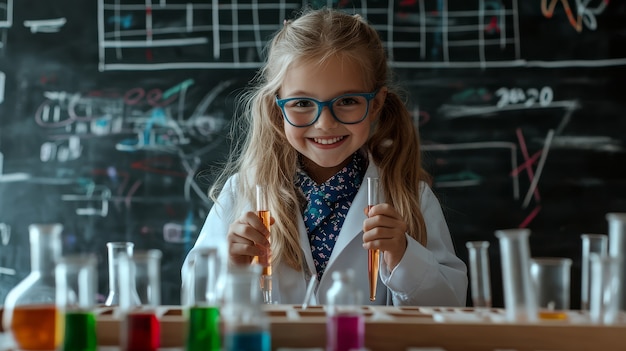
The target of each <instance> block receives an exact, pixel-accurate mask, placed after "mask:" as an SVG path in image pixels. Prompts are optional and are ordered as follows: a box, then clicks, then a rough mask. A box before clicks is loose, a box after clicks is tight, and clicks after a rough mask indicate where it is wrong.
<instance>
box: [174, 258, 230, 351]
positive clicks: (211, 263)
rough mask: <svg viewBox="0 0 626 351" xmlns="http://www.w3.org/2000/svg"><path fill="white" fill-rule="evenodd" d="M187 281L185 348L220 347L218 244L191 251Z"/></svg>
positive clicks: (210, 350)
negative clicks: (216, 246)
mask: <svg viewBox="0 0 626 351" xmlns="http://www.w3.org/2000/svg"><path fill="white" fill-rule="evenodd" d="M188 264H189V274H188V276H187V279H188V282H187V284H185V289H186V291H183V294H184V295H185V302H184V304H185V313H186V315H187V320H188V323H187V341H186V344H185V349H186V350H188V351H220V350H221V341H220V340H221V335H220V324H219V322H220V320H219V315H220V311H219V302H220V296H221V292H220V291H219V288H218V284H219V280H220V273H221V272H222V268H221V262H220V256H219V253H218V250H217V248H215V247H207V248H200V249H196V250H194V251H193V252H192V254H191V257H190V260H189V261H188Z"/></svg>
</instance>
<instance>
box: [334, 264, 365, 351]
mask: <svg viewBox="0 0 626 351" xmlns="http://www.w3.org/2000/svg"><path fill="white" fill-rule="evenodd" d="M332 278H333V285H331V287H330V289H328V292H327V294H326V303H327V306H326V314H327V320H326V351H350V350H361V349H364V348H365V316H364V315H363V313H362V311H361V303H362V294H361V291H360V290H359V289H357V288H356V287H355V286H354V283H353V282H354V271H352V270H347V271H345V272H342V271H335V272H333V275H332Z"/></svg>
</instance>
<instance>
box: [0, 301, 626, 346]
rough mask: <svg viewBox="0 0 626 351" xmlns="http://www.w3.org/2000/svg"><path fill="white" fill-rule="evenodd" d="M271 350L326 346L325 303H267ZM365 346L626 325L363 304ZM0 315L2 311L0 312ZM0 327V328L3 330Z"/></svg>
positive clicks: (573, 339) (606, 338)
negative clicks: (512, 318) (511, 319)
mask: <svg viewBox="0 0 626 351" xmlns="http://www.w3.org/2000/svg"><path fill="white" fill-rule="evenodd" d="M264 309H265V311H266V312H267V314H268V316H269V317H270V321H271V334H272V348H273V349H274V350H276V349H277V348H280V347H291V348H324V343H325V340H326V312H325V309H324V307H323V306H309V307H308V308H307V309H302V308H301V306H299V305H267V306H264ZM363 313H364V314H365V316H366V327H365V328H366V337H365V346H366V347H367V348H368V349H369V350H371V351H379V350H381V351H406V350H407V349H410V348H411V347H438V348H440V349H442V350H446V351H474V350H475V351H479V350H480V351H484V350H498V349H506V350H517V351H526V350H528V351H537V350H555V351H556V350H561V351H578V350H581V351H582V350H594V351H595V350H604V351H606V350H623V349H624V347H625V346H624V345H625V344H626V323H621V324H614V325H595V324H591V323H589V322H588V315H587V313H586V312H581V311H568V315H569V319H568V320H540V321H538V322H533V323H510V322H505V321H504V315H505V314H504V310H503V309H501V308H492V309H489V310H488V312H487V313H488V315H486V314H484V313H482V312H480V311H478V310H475V309H472V308H447V307H441V308H439V307H393V306H363ZM0 314H1V310H0ZM158 314H159V315H160V322H161V346H162V347H163V348H182V347H183V346H184V344H185V328H186V323H187V321H186V319H185V316H184V313H183V308H182V307H181V306H162V307H160V308H159V311H158ZM96 318H97V328H98V344H99V345H101V346H117V345H119V328H120V323H119V319H118V318H117V317H116V316H115V308H112V307H101V308H99V309H98V310H97V317H96ZM0 331H1V329H0Z"/></svg>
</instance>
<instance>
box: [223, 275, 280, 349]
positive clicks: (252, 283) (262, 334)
mask: <svg viewBox="0 0 626 351" xmlns="http://www.w3.org/2000/svg"><path fill="white" fill-rule="evenodd" d="M261 270H262V267H261V266H260V265H258V264H252V265H249V266H233V267H229V270H228V274H227V276H226V285H225V289H224V306H223V308H222V311H223V312H224V313H222V321H223V327H224V333H223V339H222V343H223V350H224V351H270V350H271V349H272V343H271V334H270V321H269V318H268V316H267V315H266V313H265V311H263V309H262V306H263V303H262V296H261V291H260V290H259V278H260V277H261Z"/></svg>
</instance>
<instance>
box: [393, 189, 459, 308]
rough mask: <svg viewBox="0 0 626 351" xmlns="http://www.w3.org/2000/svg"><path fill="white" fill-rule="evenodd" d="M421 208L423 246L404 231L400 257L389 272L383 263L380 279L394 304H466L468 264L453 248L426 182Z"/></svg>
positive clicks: (439, 211)
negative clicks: (424, 226)
mask: <svg viewBox="0 0 626 351" xmlns="http://www.w3.org/2000/svg"><path fill="white" fill-rule="evenodd" d="M421 209H422V214H423V215H424V220H425V222H426V231H427V235H428V240H427V245H426V247H424V246H422V245H421V244H420V243H419V242H417V241H416V240H415V239H413V238H411V237H410V236H408V235H407V240H408V245H407V249H406V252H405V254H404V256H403V258H402V260H401V261H400V263H399V264H398V265H397V266H396V267H395V268H394V269H393V271H391V272H389V270H388V269H387V267H386V265H384V264H382V265H381V279H382V281H383V283H384V284H385V285H386V286H387V287H388V288H389V290H390V292H391V295H392V300H393V304H394V305H420V306H465V304H466V298H467V284H468V278H467V267H466V265H465V263H464V262H463V261H462V260H461V259H460V258H459V257H458V256H457V255H456V253H455V251H454V244H453V243H452V237H451V236H450V231H449V229H448V225H447V223H446V220H445V218H444V215H443V211H442V209H441V205H440V204H439V201H438V200H437V198H436V197H435V194H434V193H433V192H432V190H431V189H430V187H428V186H427V185H426V184H424V186H423V187H422V194H421Z"/></svg>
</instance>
